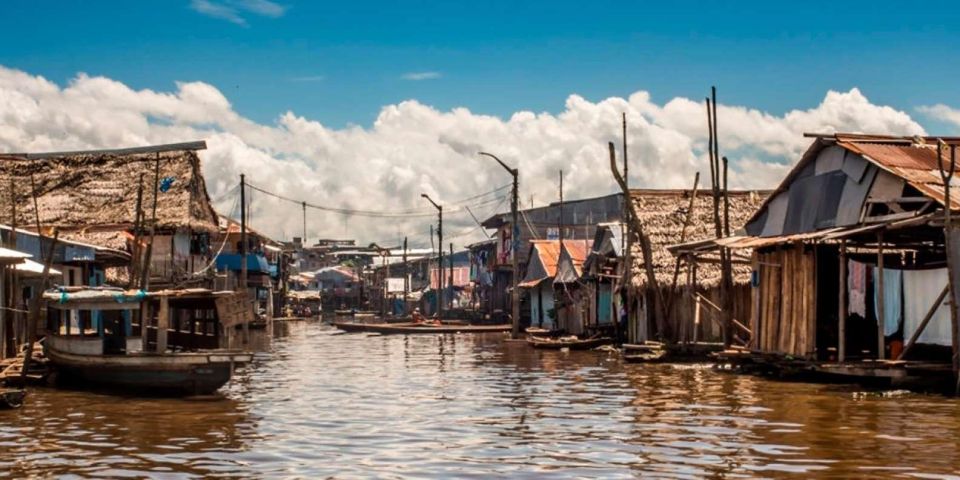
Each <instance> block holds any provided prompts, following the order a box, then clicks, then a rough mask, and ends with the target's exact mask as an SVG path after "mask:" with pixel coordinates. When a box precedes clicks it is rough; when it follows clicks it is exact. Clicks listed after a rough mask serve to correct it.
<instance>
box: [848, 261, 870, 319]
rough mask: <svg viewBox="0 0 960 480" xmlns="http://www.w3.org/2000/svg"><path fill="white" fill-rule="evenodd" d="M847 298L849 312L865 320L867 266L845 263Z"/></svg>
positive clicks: (850, 262)
mask: <svg viewBox="0 0 960 480" xmlns="http://www.w3.org/2000/svg"><path fill="white" fill-rule="evenodd" d="M847 297H848V299H849V300H848V301H849V312H850V313H851V314H857V315H860V316H861V317H863V318H867V265H865V264H863V263H860V262H856V261H853V260H848V261H847Z"/></svg>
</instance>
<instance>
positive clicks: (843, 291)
mask: <svg viewBox="0 0 960 480" xmlns="http://www.w3.org/2000/svg"><path fill="white" fill-rule="evenodd" d="M839 296H840V299H839V301H840V311H839V312H838V315H839V318H837V323H838V327H837V328H838V334H837V337H838V339H837V361H839V362H840V363H843V362H844V361H845V360H846V358H847V316H848V315H849V313H848V311H847V310H848V308H849V305H848V304H847V301H848V299H847V241H846V240H843V241H841V242H840V292H839Z"/></svg>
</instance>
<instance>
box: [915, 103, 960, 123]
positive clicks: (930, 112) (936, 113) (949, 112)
mask: <svg viewBox="0 0 960 480" xmlns="http://www.w3.org/2000/svg"><path fill="white" fill-rule="evenodd" d="M917 111H918V112H920V113H922V114H924V115H926V116H928V117H930V118H934V119H936V120H940V121H942V122H946V123H949V124H951V125H953V126H954V127H960V110H957V109H955V108H952V107H949V106H947V105H944V104H942V103H938V104H936V105H924V106H920V107H917Z"/></svg>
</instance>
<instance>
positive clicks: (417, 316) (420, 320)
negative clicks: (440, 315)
mask: <svg viewBox="0 0 960 480" xmlns="http://www.w3.org/2000/svg"><path fill="white" fill-rule="evenodd" d="M412 317H413V323H416V324H418V325H424V326H436V325H440V320H429V319H427V318H426V317H424V316H423V314H422V313H420V309H419V308H415V309H413V315H412Z"/></svg>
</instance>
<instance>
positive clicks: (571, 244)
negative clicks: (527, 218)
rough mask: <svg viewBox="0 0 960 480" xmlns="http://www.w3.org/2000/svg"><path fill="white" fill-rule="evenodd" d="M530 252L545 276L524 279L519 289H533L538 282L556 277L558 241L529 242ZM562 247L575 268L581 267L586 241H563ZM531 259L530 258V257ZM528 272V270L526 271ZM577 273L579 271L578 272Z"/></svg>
mask: <svg viewBox="0 0 960 480" xmlns="http://www.w3.org/2000/svg"><path fill="white" fill-rule="evenodd" d="M530 244H531V246H532V250H533V251H534V253H535V254H536V255H537V258H538V259H539V261H540V264H541V265H543V269H544V272H545V274H546V276H542V277H537V278H525V279H524V280H523V282H521V283H520V284H519V285H518V286H519V287H521V288H526V287H533V286H536V285H538V284H539V283H540V282H542V281H544V280H547V279H550V278H554V277H556V276H557V266H558V264H559V263H560V241H559V240H531V241H530ZM563 245H564V247H566V249H567V252H569V253H570V257H571V258H572V259H573V261H574V266H575V267H576V268H582V267H583V261H584V260H586V258H587V251H588V246H587V241H586V240H564V241H563ZM531 259H532V257H531ZM528 271H529V270H528ZM578 273H579V271H578Z"/></svg>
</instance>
